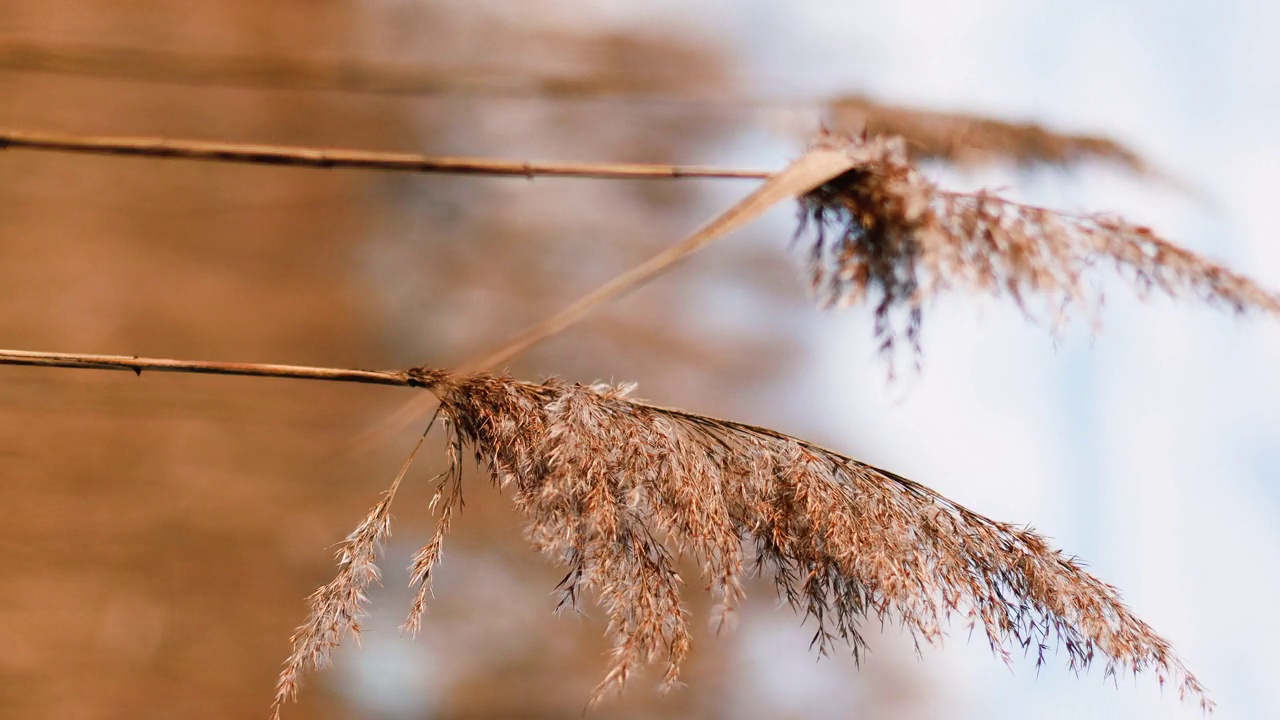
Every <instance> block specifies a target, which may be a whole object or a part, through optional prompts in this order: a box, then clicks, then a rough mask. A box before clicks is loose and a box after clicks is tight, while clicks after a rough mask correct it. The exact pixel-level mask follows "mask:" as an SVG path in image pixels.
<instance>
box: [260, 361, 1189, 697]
mask: <svg viewBox="0 0 1280 720" xmlns="http://www.w3.org/2000/svg"><path fill="white" fill-rule="evenodd" d="M415 377H416V378H417V379H418V380H419V381H420V382H421V383H422V385H423V386H424V387H426V388H428V389H430V390H431V391H432V392H433V393H434V394H436V395H437V396H438V397H439V399H440V410H441V413H442V414H443V416H444V417H445V418H446V420H447V422H448V423H449V425H450V426H451V430H450V445H451V447H452V448H453V450H452V453H453V455H454V462H453V463H452V465H451V467H450V469H449V470H448V471H446V473H444V475H443V480H441V485H440V487H439V489H438V490H437V493H436V496H435V497H436V500H434V501H433V505H436V504H437V502H439V499H440V498H441V497H443V498H445V499H444V501H443V505H442V513H443V517H442V523H441V526H440V530H439V531H438V532H437V534H436V535H435V537H433V538H432V540H431V541H430V543H429V544H428V545H427V546H426V547H425V548H424V549H423V550H422V552H421V553H420V554H419V556H418V558H417V559H416V560H415V562H414V567H413V578H414V582H417V583H419V584H420V587H421V588H423V589H422V590H421V591H420V593H419V596H418V601H417V602H415V605H414V607H413V610H412V613H411V618H410V623H409V624H410V625H416V623H417V621H418V618H419V617H420V616H421V613H422V607H423V605H422V603H423V602H424V601H425V593H426V592H427V590H426V589H425V588H426V587H427V583H429V580H430V576H431V572H432V570H433V569H434V566H435V564H436V563H437V562H438V561H439V559H440V548H441V545H440V543H441V540H442V534H443V531H444V529H446V528H447V525H448V522H449V519H450V518H451V517H452V513H453V512H454V510H455V508H456V507H457V503H458V502H459V500H460V497H461V489H460V488H461V475H460V471H459V470H458V466H457V455H458V454H460V453H461V452H462V450H463V449H464V448H466V449H470V450H471V451H473V452H474V454H475V456H476V458H477V460H478V461H479V462H480V463H481V464H482V465H483V466H484V467H485V468H486V469H487V470H488V471H489V472H490V474H491V476H492V479H493V483H494V485H495V486H497V487H498V488H499V489H502V490H509V491H510V492H511V494H512V499H513V501H514V503H515V507H516V509H517V510H518V511H519V512H520V513H521V515H523V516H524V518H525V522H526V536H527V538H528V540H529V541H530V542H531V543H532V545H533V547H534V548H536V549H538V550H540V551H541V552H542V553H543V554H545V555H547V556H549V557H550V558H551V559H553V560H554V561H556V562H558V563H560V564H561V565H563V566H565V567H566V568H567V571H568V572H567V574H566V575H565V577H564V580H563V581H562V582H561V583H560V586H559V591H560V604H561V606H562V607H565V606H567V607H575V606H577V604H578V603H579V601H580V599H581V597H582V596H583V595H584V594H586V593H591V594H594V596H595V598H596V601H597V602H598V603H599V604H600V606H601V607H602V608H603V609H604V611H605V612H606V613H607V615H608V618H609V629H608V633H609V636H610V637H611V638H612V641H613V654H612V659H611V661H610V665H609V670H608V672H607V674H606V675H605V677H604V679H603V680H602V681H601V682H600V684H599V685H598V686H597V688H596V691H595V694H594V697H593V701H594V700H598V699H599V698H600V697H602V696H603V695H605V694H606V693H608V692H610V691H612V690H619V689H621V688H622V687H623V685H624V684H625V683H626V681H627V679H628V677H630V676H631V674H632V673H633V671H635V670H636V669H638V668H639V667H642V666H644V665H648V664H654V663H659V664H661V665H662V666H663V667H664V668H665V672H664V675H663V687H664V688H665V687H670V686H671V685H673V684H674V683H676V681H677V679H678V676H679V672H680V666H681V663H682V661H683V660H684V659H685V657H686V655H687V653H688V652H689V645H690V634H689V628H688V614H687V612H686V610H685V606H684V601H683V600H682V598H681V593H680V587H681V585H682V584H684V578H682V577H681V576H680V574H679V573H678V571H677V563H676V560H677V558H679V557H681V556H686V557H692V558H695V559H696V560H697V561H698V562H699V563H700V565H701V568H702V575H703V580H704V581H705V582H706V584H707V587H708V591H709V592H710V594H711V595H712V597H713V600H714V601H715V611H714V612H715V617H714V618H713V622H715V623H717V624H718V625H720V626H723V625H724V621H725V619H726V618H727V617H728V616H729V615H730V614H732V613H733V612H734V610H735V608H736V607H737V606H738V605H739V603H740V602H741V601H742V599H743V589H742V584H741V582H742V580H743V578H744V576H746V575H747V574H748V573H749V572H761V573H768V574H772V576H773V578H774V581H775V583H776V586H777V589H778V593H779V595H780V597H782V598H784V599H785V600H786V601H787V602H788V603H789V604H790V605H791V606H792V607H793V608H795V609H796V610H797V611H798V612H803V613H804V614H805V616H806V617H807V618H810V619H812V620H813V621H814V623H815V625H816V632H815V635H814V640H813V643H814V645H815V646H816V647H817V648H818V649H819V650H820V651H821V652H823V653H826V652H828V651H830V650H831V649H832V648H833V647H834V646H835V645H837V644H839V643H842V642H843V643H846V644H847V645H848V646H850V647H851V648H852V650H853V653H854V655H855V657H856V656H858V655H859V653H860V652H861V651H862V650H863V649H864V648H865V646H866V642H865V640H864V639H863V637H862V635H861V634H860V626H861V623H862V622H863V621H864V620H867V619H871V620H878V621H881V622H885V621H890V622H894V623H897V624H899V625H901V626H902V627H903V628H904V629H905V630H906V631H907V632H908V633H910V634H911V635H912V636H913V637H914V638H916V640H917V642H919V641H920V640H924V641H925V642H929V643H932V642H936V641H938V640H939V639H940V638H941V637H942V635H943V634H944V631H945V629H946V627H947V626H948V625H949V622H950V621H951V620H953V619H957V620H960V621H961V622H962V623H967V624H968V625H969V626H970V627H972V628H976V629H977V630H979V631H980V632H982V633H983V634H985V636H986V637H987V639H988V641H989V643H990V645H991V647H992V649H993V651H995V652H996V653H997V654H998V655H1000V656H1002V657H1004V658H1006V659H1009V657H1010V652H1011V650H1013V649H1016V648H1019V647H1020V648H1022V649H1023V650H1024V651H1026V652H1027V653H1029V654H1031V655H1033V656H1035V658H1036V662H1037V664H1039V663H1041V662H1044V661H1045V659H1046V657H1047V655H1048V654H1049V653H1051V652H1053V651H1055V650H1056V651H1058V652H1062V653H1064V654H1065V655H1066V658H1067V663H1068V664H1069V665H1070V666H1071V667H1072V668H1073V669H1077V670H1080V669H1084V668H1086V667H1088V666H1089V665H1090V664H1092V663H1093V662H1094V661H1095V660H1100V661H1101V662H1102V663H1103V665H1104V666H1105V668H1106V671H1107V673H1108V674H1111V673H1119V672H1126V671H1132V672H1134V673H1137V672H1139V671H1147V670H1150V671H1153V672H1155V673H1156V675H1157V676H1158V678H1159V679H1160V681H1161V682H1162V683H1163V682H1165V681H1166V680H1169V681H1172V682H1173V683H1174V684H1175V685H1176V686H1177V687H1178V691H1179V695H1180V696H1187V695H1189V696H1192V697H1194V698H1197V699H1199V701H1200V703H1201V705H1202V706H1204V707H1205V708H1206V709H1208V708H1210V707H1212V704H1211V702H1210V701H1209V699H1208V697H1207V696H1206V694H1205V690H1204V688H1203V687H1202V686H1201V684H1200V683H1199V681H1197V680H1196V678H1195V677H1194V676H1193V675H1192V674H1191V673H1190V672H1189V671H1188V670H1187V669H1186V668H1185V667H1184V666H1183V665H1182V662H1181V661H1180V660H1179V659H1178V658H1177V657H1176V656H1175V655H1174V653H1173V651H1172V649H1171V648H1170V646H1169V644H1168V643H1167V642H1166V641H1165V640H1164V639H1162V638H1161V637H1160V636H1159V635H1157V634H1156V633H1155V631H1154V630H1152V629H1151V628H1150V627H1149V626H1148V625H1147V624H1146V623H1144V622H1142V621H1141V620H1139V619H1138V618H1137V617H1135V616H1134V615H1133V614H1132V613H1131V612H1130V611H1129V610H1128V608H1126V607H1125V606H1124V604H1123V603H1122V602H1121V600H1120V596H1119V593H1118V592H1117V591H1116V590H1115V588H1113V587H1111V586H1109V585H1107V584H1105V583H1103V582H1102V581H1100V580H1098V579H1097V578H1095V577H1093V576H1092V575H1090V574H1088V573H1087V572H1085V571H1084V569H1083V568H1082V566H1081V564H1080V563H1079V562H1078V561H1077V560H1075V559H1074V558H1071V557H1068V556H1066V555H1063V554H1062V553H1061V552H1060V551H1058V550H1055V549H1053V548H1051V547H1050V546H1049V544H1048V543H1047V542H1046V541H1045V539H1044V538H1043V537H1041V536H1039V535H1037V534H1036V533H1034V532H1032V531H1031V530H1029V529H1024V528H1019V527H1016V526H1014V525H1011V524H1008V523H1002V522H998V521H995V520H991V519H989V518H986V517H984V516H982V515H979V514H978V513H975V512H973V511H972V510H969V509H968V508H965V507H962V506H960V505H958V504H956V503H954V502H952V501H950V500H948V499H946V498H944V497H942V496H941V495H938V494H937V493H935V492H933V491H932V490H930V489H928V488H926V487H924V486H923V485H920V484H918V483H916V482H913V481H911V480H908V479H906V478H903V477H901V476H899V475H896V474H894V473H891V472H888V471H885V470H881V469H879V468H876V467H872V466H870V465H867V464H865V463H862V462H859V461H857V460H854V459H852V458H849V457H846V456H844V455H841V454H839V453H836V452H833V451H831V450H828V449H826V448H822V447H819V446H817V445H814V444H813V443H809V442H806V441H803V440H799V439H796V438H793V437H790V436H788V435H784V434H782V433H779V432H776V431H774V430H769V429H767V428H761V427H756V426H752V425H746V424H743V423H737V422H732V421H728V420H721V419H717V418H712V417H707V416H704V415H697V414H694V413H688V412H684V411H681V410H673V409H669V408H661V407H656V406H653V405H649V404H646V403H643V402H640V401H637V400H633V399H630V398H628V397H627V393H628V392H629V390H630V388H629V387H617V386H607V385H595V386H584V385H579V384H568V383H563V382H560V381H555V380H551V381H547V382H543V383H539V384H535V383H527V382H519V381H516V380H512V379H510V378H508V377H504V376H494V375H489V374H474V375H457V374H452V373H449V372H445V371H439V370H430V369H421V370H418V371H415ZM397 484H398V481H397ZM392 492H394V485H393V488H392ZM390 498H391V493H388V495H387V497H385V498H384V500H383V501H382V502H381V503H379V504H378V505H377V506H376V507H375V508H374V509H373V511H371V513H370V514H369V516H368V517H367V518H366V519H365V520H364V521H363V522H362V523H361V525H360V527H359V528H357V530H356V532H355V533H353V534H352V536H351V538H350V539H349V540H348V543H347V544H346V545H344V547H343V549H342V550H341V551H340V554H341V559H342V562H341V571H340V573H339V576H338V579H337V580H335V581H334V582H333V583H331V584H329V585H328V586H326V587H324V588H321V590H320V591H318V592H317V594H316V596H314V598H313V601H312V608H313V615H312V617H311V618H309V619H308V621H307V623H306V624H304V625H303V626H302V627H301V628H299V633H298V634H297V635H296V636H295V638H294V655H293V658H292V659H291V661H290V663H289V665H288V667H287V669H286V672H285V673H284V674H283V675H282V676H281V679H280V691H279V696H278V701H279V700H283V699H285V698H286V697H288V696H289V695H291V694H292V693H294V692H295V691H296V682H297V677H298V673H299V672H300V671H301V670H303V669H305V668H306V667H314V666H319V665H320V664H321V662H320V661H322V660H323V659H324V657H325V656H326V655H327V653H328V650H329V649H330V648H331V647H332V646H333V644H334V643H335V642H336V639H337V637H338V636H340V635H341V634H342V632H344V631H346V630H352V631H355V630H356V629H357V627H358V626H357V623H356V615H357V614H358V610H359V607H360V603H361V599H362V593H363V588H364V586H365V585H367V584H368V582H370V581H372V580H373V579H376V577H377V572H376V568H374V567H373V566H372V553H373V552H374V551H375V549H376V546H377V543H378V542H379V540H380V538H382V537H384V536H385V535H386V533H387V532H388V527H387V525H386V518H387V505H388V503H389V502H390ZM277 709H278V706H277Z"/></svg>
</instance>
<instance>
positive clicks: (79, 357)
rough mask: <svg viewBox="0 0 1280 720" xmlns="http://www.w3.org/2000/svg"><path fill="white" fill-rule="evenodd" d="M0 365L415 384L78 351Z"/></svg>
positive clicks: (366, 375) (383, 374)
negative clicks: (91, 353) (88, 353)
mask: <svg viewBox="0 0 1280 720" xmlns="http://www.w3.org/2000/svg"><path fill="white" fill-rule="evenodd" d="M0 365H34V366H41V367H60V368H84V369H88V370H131V371H133V372H134V373H137V374H138V375H141V374H142V372H143V371H144V370H146V371H149V372H173V373H195V374H200V375H241V376H251V377H277V378H294V379H297V380H327V381H329V382H351V383H364V384H367V385H398V386H401V387H413V386H417V385H419V383H418V382H416V381H415V380H414V379H413V378H412V377H411V375H410V374H409V372H407V371H404V370H354V369H347V368H325V367H308V366H305V365H272V364H267V363H228V362H213V361H210V360H170V359H167V358H146V357H136V356H130V355H87V354H82V353H50V352H32V351H28V350H0Z"/></svg>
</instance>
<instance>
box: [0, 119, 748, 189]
mask: <svg viewBox="0 0 1280 720" xmlns="http://www.w3.org/2000/svg"><path fill="white" fill-rule="evenodd" d="M6 149H8V150H36V151H44V152H61V153H79V154H87V155H115V156H120V155H123V156H129V157H145V158H162V159H171V160H172V159H177V160H202V161H206V162H223V163H247V164H254V165H287V166H293V167H309V168H323V169H338V168H342V169H361V170H388V171H394V172H412V173H443V174H453V175H496V176H506V177H524V178H534V177H575V178H608V179H668V180H669V179H673V178H687V177H701V178H737V179H743V178H746V179H756V180H763V179H767V178H769V177H770V176H771V175H772V174H773V173H771V172H769V171H767V170H743V169H735V168H718V167H707V166H701V165H655V164H648V163H615V162H609V163H584V162H523V161H519V160H505V159H501V158H476V157H438V156H429V155H419V154H416V153H401V152H368V151H362V150H343V149H338V148H316V147H292V146H283V145H255V144H248V143H232V142H211V141H205V140H176V139H168V138H158V137H131V136H106V135H103V136H90V135H70V134H62V133H51V132H40V131H19V130H3V129H0V150H6Z"/></svg>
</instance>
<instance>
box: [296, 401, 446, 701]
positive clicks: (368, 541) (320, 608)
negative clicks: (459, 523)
mask: <svg viewBox="0 0 1280 720" xmlns="http://www.w3.org/2000/svg"><path fill="white" fill-rule="evenodd" d="M435 421H436V417H434V416H433V417H432V418H431V422H430V423H429V424H428V425H427V429H426V431H425V432H423V434H422V438H420V439H419V440H418V444H417V445H416V446H415V447H414V448H413V452H412V453H410V454H409V457H408V459H406V460H405V462H404V465H403V466H402V467H401V468H400V473H399V474H398V475H396V478H395V480H393V481H392V482H391V487H390V488H388V489H387V491H386V492H385V493H383V495H382V499H381V500H379V501H378V503H377V504H376V505H374V506H373V508H372V509H371V510H369V512H368V514H366V515H365V517H364V519H363V520H361V521H360V524H359V525H357V526H356V529H355V530H352V531H351V534H350V535H348V536H347V538H346V540H344V541H343V542H342V544H341V545H339V547H338V550H337V552H336V553H335V555H336V557H337V560H338V574H337V576H336V577H334V579H333V580H331V581H330V582H329V584H327V585H325V586H323V587H321V588H319V589H318V590H316V591H315V592H314V593H312V594H311V596H310V597H309V598H307V606H308V607H309V608H310V613H309V614H308V616H307V620H306V622H304V623H303V624H302V625H300V626H299V627H298V629H297V630H295V631H294V633H293V636H292V637H290V638H289V642H290V643H291V644H292V645H293V652H291V653H290V654H289V658H288V659H287V660H285V663H284V669H283V670H281V671H280V676H279V678H278V679H277V680H276V694H275V699H274V701H273V702H272V704H271V717H272V718H273V720H279V719H280V711H281V709H282V707H283V705H284V704H285V703H286V702H289V701H292V700H296V699H297V697H298V681H299V680H300V678H301V677H302V675H303V674H304V673H306V672H307V671H308V670H319V669H321V668H324V667H326V666H327V665H328V664H329V661H330V659H331V655H332V653H333V650H334V648H336V647H338V645H340V644H341V643H342V636H343V635H346V634H348V633H349V634H350V635H351V636H352V637H353V638H355V639H356V640H357V641H359V639H360V632H361V627H360V618H361V617H363V615H364V607H365V605H366V604H367V603H368V602H369V597H368V596H367V595H366V594H365V592H366V590H368V588H369V586H370V585H373V584H374V583H377V582H379V581H380V579H381V577H382V572H381V571H380V570H379V569H378V562H377V561H378V553H379V552H380V551H381V550H382V545H383V543H384V542H386V539H387V538H388V537H389V536H390V535H391V503H392V501H393V500H395V497H396V491H397V490H399V489H400V483H401V481H402V480H404V476H405V475H406V474H407V473H408V471H409V466H410V465H411V464H412V463H413V459H414V458H415V457H416V456H417V454H418V450H419V449H421V448H422V443H423V441H424V440H425V439H426V437H427V433H429V432H430V431H431V428H432V427H433V426H434V425H435Z"/></svg>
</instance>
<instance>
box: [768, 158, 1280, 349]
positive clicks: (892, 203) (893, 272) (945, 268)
mask: <svg viewBox="0 0 1280 720" xmlns="http://www.w3.org/2000/svg"><path fill="white" fill-rule="evenodd" d="M818 144H819V146H823V145H826V146H831V147H844V148H845V151H846V152H848V153H849V154H850V156H851V157H853V158H855V162H854V167H853V168H852V169H851V170H849V171H847V172H845V173H843V174H842V175H840V176H838V177H836V178H834V179H832V180H830V181H828V182H826V183H823V184H822V185H820V186H819V187H817V188H816V189H814V190H813V191H812V192H810V193H808V194H806V195H804V196H803V197H801V198H800V222H799V228H798V229H797V231H796V234H795V238H794V240H793V242H795V241H800V240H802V239H805V241H806V245H807V257H808V272H809V276H810V281H811V285H812V288H813V290H814V292H815V294H817V295H818V296H819V298H820V300H821V302H823V303H824V304H826V305H828V306H830V305H844V304H849V303H853V302H861V301H864V300H867V299H877V300H878V302H877V304H876V308H875V316H876V324H875V333H876V337H877V339H878V340H880V341H881V348H882V349H883V350H885V351H892V350H893V349H894V346H895V341H896V339H897V338H898V336H899V335H900V334H905V335H906V338H907V339H908V340H909V341H910V343H911V344H912V346H913V347H914V349H915V350H916V351H917V352H918V351H919V333H920V326H921V319H922V314H923V306H924V303H925V301H926V300H928V299H929V298H931V297H933V296H935V295H936V294H938V293H939V292H941V291H943V290H967V291H971V292H979V293H991V294H994V295H997V296H1001V295H1008V296H1009V297H1011V298H1012V299H1013V301H1014V302H1015V303H1016V304H1017V305H1018V307H1019V308H1020V309H1021V310H1022V311H1023V312H1024V313H1025V314H1026V315H1027V316H1028V317H1029V318H1032V319H1041V318H1043V317H1044V316H1046V315H1047V317H1048V319H1049V320H1051V322H1052V324H1053V325H1054V326H1056V325H1057V324H1058V323H1059V322H1060V321H1061V320H1062V318H1063V317H1065V310H1066V309H1067V308H1068V306H1069V305H1070V304H1071V303H1073V302H1078V303H1081V304H1083V305H1085V306H1087V307H1096V306H1097V305H1098V303H1100V302H1101V299H1102V292H1101V289H1100V288H1099V287H1098V285H1097V283H1096V282H1093V283H1091V282H1090V281H1089V278H1088V277H1086V272H1087V271H1089V270H1091V269H1093V268H1094V267H1095V266H1097V265H1099V264H1110V265H1112V266H1113V267H1114V268H1115V269H1116V270H1117V271H1118V272H1119V273H1120V274H1121V276H1122V277H1125V278H1126V279H1128V280H1129V281H1131V282H1132V283H1133V284H1134V285H1135V286H1136V287H1137V289H1138V290H1139V291H1140V292H1142V293H1146V292H1150V291H1152V290H1158V291H1160V292H1163V293H1165V294H1167V295H1169V296H1171V297H1175V298H1177V297H1194V298H1197V299H1199V300H1202V301H1204V302H1207V303H1209V304H1212V305H1218V306H1223V307H1226V308H1229V309H1231V310H1233V311H1235V312H1237V313H1244V312H1246V311H1250V310H1261V311H1265V312H1268V313H1273V314H1277V315H1280V294H1277V293H1275V292H1271V291H1268V290H1266V289H1264V288H1262V287H1260V286H1259V285H1257V284H1256V283H1254V282H1253V281H1252V280H1250V279H1248V278H1247V277H1244V276H1243V275H1240V274H1237V273H1235V272H1232V271H1231V270H1228V269H1227V268H1225V267H1223V266H1221V265H1219V264H1217V263H1214V262H1212V261H1210V260H1207V259H1205V258H1202V257H1200V256H1198V255H1196V254H1195V253H1192V252H1190V251H1188V250H1185V249H1183V248H1180V247H1178V246H1177V245H1175V244H1173V243H1171V242H1169V241H1167V240H1165V239H1163V238H1161V237H1159V236H1157V235H1156V234H1155V233H1154V232H1152V231H1151V229H1150V228H1147V227H1143V226H1140V225H1135V224H1132V223H1129V222H1126V221H1125V220H1123V219H1121V218H1118V217H1114V216H1110V215H1103V214H1083V215H1082V214H1072V213H1065V212H1058V211H1054V210H1049V209H1046V208H1042V207H1036V206H1033V205H1024V204H1020V203H1016V202H1012V201H1010V200H1006V199H1004V198H1002V197H1000V196H999V195H997V194H995V193H992V192H987V191H980V192H975V193H959V192H949V191H946V190H942V189H940V188H939V187H937V186H936V185H935V184H933V183H932V182H930V181H929V180H928V179H927V178H926V177H925V176H924V175H923V174H922V173H921V172H920V171H919V170H918V169H917V168H916V167H915V166H914V165H913V164H912V162H911V159H910V156H909V153H908V149H907V144H906V143H905V142H904V141H903V140H902V139H901V138H887V137H875V138H870V139H869V138H868V137H867V136H866V135H863V136H860V137H852V138H851V137H847V136H840V135H828V136H826V137H824V138H821V139H820V140H819V141H818Z"/></svg>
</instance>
